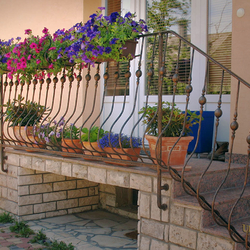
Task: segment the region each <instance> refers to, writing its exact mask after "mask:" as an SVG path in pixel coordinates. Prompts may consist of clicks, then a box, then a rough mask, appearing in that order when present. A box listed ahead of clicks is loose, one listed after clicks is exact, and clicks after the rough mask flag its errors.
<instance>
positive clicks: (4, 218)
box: [0, 212, 15, 223]
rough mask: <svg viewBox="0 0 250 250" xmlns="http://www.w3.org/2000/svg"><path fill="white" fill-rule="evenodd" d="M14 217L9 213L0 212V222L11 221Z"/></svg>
mask: <svg viewBox="0 0 250 250" xmlns="http://www.w3.org/2000/svg"><path fill="white" fill-rule="evenodd" d="M14 221H15V219H14V218H13V217H12V215H11V214H10V213H6V212H4V213H2V214H0V223H12V222H14Z"/></svg>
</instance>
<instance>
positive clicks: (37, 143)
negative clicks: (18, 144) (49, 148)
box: [25, 135, 46, 152]
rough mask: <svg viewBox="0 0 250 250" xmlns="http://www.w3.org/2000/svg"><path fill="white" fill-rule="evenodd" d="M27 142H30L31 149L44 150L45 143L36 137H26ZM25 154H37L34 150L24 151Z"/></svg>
mask: <svg viewBox="0 0 250 250" xmlns="http://www.w3.org/2000/svg"><path fill="white" fill-rule="evenodd" d="M28 141H29V142H30V141H31V142H32V146H31V147H32V148H46V142H45V141H44V140H41V139H39V138H38V136H35V137H34V136H33V135H31V136H28ZM25 151H27V152H37V151H36V150H30V149H25Z"/></svg>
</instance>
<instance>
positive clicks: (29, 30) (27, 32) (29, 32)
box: [24, 29, 32, 35]
mask: <svg viewBox="0 0 250 250" xmlns="http://www.w3.org/2000/svg"><path fill="white" fill-rule="evenodd" d="M31 33H32V30H31V29H27V30H25V32H24V34H25V35H30V34H31Z"/></svg>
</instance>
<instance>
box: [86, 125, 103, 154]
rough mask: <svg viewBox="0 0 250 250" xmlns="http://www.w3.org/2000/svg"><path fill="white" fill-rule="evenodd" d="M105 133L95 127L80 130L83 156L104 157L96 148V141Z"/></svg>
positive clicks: (101, 151)
mask: <svg viewBox="0 0 250 250" xmlns="http://www.w3.org/2000/svg"><path fill="white" fill-rule="evenodd" d="M105 133H106V132H105V131H104V130H103V129H102V128H101V129H100V128H99V127H97V126H93V127H91V128H90V130H89V129H88V128H86V127H85V128H82V130H81V141H82V144H83V150H84V154H86V155H96V156H105V155H106V154H105V153H104V152H103V150H101V149H100V147H99V146H98V140H99V139H101V138H102V137H103V136H104V134H105Z"/></svg>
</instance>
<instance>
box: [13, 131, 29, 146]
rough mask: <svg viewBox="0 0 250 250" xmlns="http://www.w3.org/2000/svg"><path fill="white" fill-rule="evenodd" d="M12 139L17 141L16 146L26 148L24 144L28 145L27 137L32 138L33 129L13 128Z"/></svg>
mask: <svg viewBox="0 0 250 250" xmlns="http://www.w3.org/2000/svg"><path fill="white" fill-rule="evenodd" d="M13 129H14V138H15V139H17V140H18V142H17V144H18V145H22V146H26V145H28V144H25V142H27V143H29V142H30V141H29V139H28V137H29V138H30V137H33V135H32V134H33V133H32V131H33V127H32V126H28V127H26V126H15V127H14V128H13Z"/></svg>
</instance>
